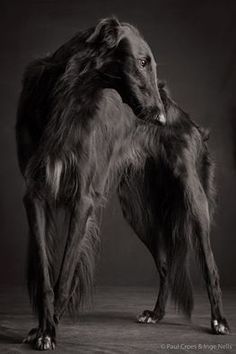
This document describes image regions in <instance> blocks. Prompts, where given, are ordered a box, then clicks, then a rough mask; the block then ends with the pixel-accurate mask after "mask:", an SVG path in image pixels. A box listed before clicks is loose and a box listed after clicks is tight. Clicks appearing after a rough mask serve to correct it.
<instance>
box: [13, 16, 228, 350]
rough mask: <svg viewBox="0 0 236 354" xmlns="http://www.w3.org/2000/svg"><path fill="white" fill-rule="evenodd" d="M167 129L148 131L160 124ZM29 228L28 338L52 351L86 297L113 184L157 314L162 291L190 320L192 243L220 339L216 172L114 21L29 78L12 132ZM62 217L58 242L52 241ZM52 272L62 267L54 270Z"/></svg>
mask: <svg viewBox="0 0 236 354" xmlns="http://www.w3.org/2000/svg"><path fill="white" fill-rule="evenodd" d="M166 118H167V125H166V126H165V127H162V126H160V124H159V125H158V126H157V124H156V123H165V120H166ZM16 133H17V143H18V156H19V164H20V168H21V171H22V174H23V175H24V177H25V180H26V187H27V191H26V195H25V198H24V203H25V207H26V211H27V215H28V221H29V226H30V242H29V257H28V286H29V293H30V297H31V299H32V301H33V305H34V308H35V310H36V312H37V314H38V319H39V326H38V328H36V329H33V330H32V331H31V332H30V333H29V336H28V337H27V339H26V340H27V341H28V342H32V343H34V345H35V347H36V348H37V349H41V350H45V349H54V347H55V336H56V325H57V324H58V322H59V320H60V318H61V316H62V314H63V312H64V311H65V310H66V308H67V307H69V308H70V309H72V310H73V309H74V308H75V307H77V306H78V305H79V303H80V302H81V300H82V299H83V297H87V294H88V292H89V290H90V288H91V287H92V275H93V269H94V266H95V256H96V254H97V252H98V244H99V236H98V223H99V222H98V220H99V218H100V210H101V207H102V206H103V205H104V201H105V200H106V198H107V196H108V192H109V189H110V186H111V185H112V184H113V183H119V187H118V193H119V196H120V200H121V205H122V209H123V212H124V215H125V217H126V218H127V219H128V221H129V222H130V224H131V225H132V226H133V228H134V230H135V231H136V233H137V234H138V236H139V237H140V238H141V239H142V240H143V242H144V243H145V244H146V245H147V246H148V248H149V250H150V251H151V253H152V255H153V256H154V259H155V261H156V264H157V266H158V270H159V273H160V279H161V282H160V293H159V296H158V300H157V304H156V306H155V309H154V311H145V312H144V313H143V315H141V316H140V317H139V322H142V323H155V322H157V321H158V320H160V319H161V318H162V317H163V316H164V312H165V303H166V300H167V296H168V288H169V287H170V288H171V292H172V295H173V297H174V299H175V301H176V303H177V305H178V306H179V307H180V309H182V310H183V311H184V312H185V313H186V314H187V315H190V314H191V311H192V307H193V301H192V292H191V284H190V281H189V277H188V271H187V265H186V262H187V255H188V248H189V245H190V243H191V242H194V243H195V244H196V245H197V249H198V254H199V258H200V260H201V264H202V266H203V270H204V274H205V277H206V283H207V289H208V294H209V298H210V302H211V305H212V329H213V331H214V333H218V334H225V333H228V331H229V329H228V325H227V322H226V320H225V319H224V317H223V314H222V304H221V294H220V287H219V280H218V273H217V270H216V266H215V263H214V259H213V255H212V251H211V248H210V243H209V226H210V221H211V214H212V210H213V205H214V186H213V168H212V167H213V166H212V163H211V161H210V158H209V155H208V152H207V147H206V137H205V135H204V132H203V131H201V129H199V128H198V127H197V126H196V125H195V124H194V123H193V122H192V121H191V120H190V119H189V117H188V116H187V115H186V114H185V113H184V112H183V111H182V110H181V109H180V108H179V107H178V106H177V105H176V104H175V103H174V102H173V101H172V100H171V99H170V97H169V95H168V94H167V92H166V90H165V89H164V87H163V85H161V84H159V87H158V85H157V78H156V70H155V61H154V58H153V55H152V53H151V51H150V49H149V47H148V45H147V44H146V43H145V42H144V40H143V39H142V38H141V37H140V35H139V33H138V31H137V30H136V29H135V28H133V27H132V26H130V25H128V24H120V23H119V22H118V21H117V20H114V19H107V20H103V21H101V22H100V23H99V24H98V25H97V26H96V27H95V28H93V29H90V30H87V31H85V32H83V33H79V34H78V35H77V36H75V37H74V38H73V39H72V40H71V41H69V42H68V43H66V44H65V45H64V46H62V47H61V48H59V50H57V51H56V52H55V53H54V54H53V55H51V56H49V57H46V58H44V59H41V60H37V61H35V62H33V63H32V64H31V65H30V66H29V68H28V69H27V71H26V74H25V79H24V84H23V91H22V95H21V99H20V103H19V110H18V120H17V126H16ZM61 210H63V216H64V217H65V220H64V229H65V233H66V237H65V239H66V240H65V242H63V241H62V240H61V239H60V238H59V236H58V230H57V227H56V226H57V222H56V220H57V218H58V214H59V213H60V211H61ZM58 264H59V266H58Z"/></svg>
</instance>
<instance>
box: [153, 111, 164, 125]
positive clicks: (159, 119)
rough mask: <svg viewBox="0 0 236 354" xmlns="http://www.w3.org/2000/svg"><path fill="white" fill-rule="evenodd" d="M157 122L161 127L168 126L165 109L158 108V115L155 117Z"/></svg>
mask: <svg viewBox="0 0 236 354" xmlns="http://www.w3.org/2000/svg"><path fill="white" fill-rule="evenodd" d="M155 120H156V121H157V122H158V123H159V124H161V125H165V124H166V115H165V113H164V109H163V108H159V107H158V109H157V113H156V115H155Z"/></svg>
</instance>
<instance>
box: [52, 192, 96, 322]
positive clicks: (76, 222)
mask: <svg viewBox="0 0 236 354" xmlns="http://www.w3.org/2000/svg"><path fill="white" fill-rule="evenodd" d="M93 209H94V208H93V201H92V198H90V197H89V196H84V197H81V198H80V200H79V201H78V202H77V203H76V204H75V205H74V207H73V210H71V219H70V226H69V232H68V239H67V243H66V247H65V252H64V257H63V261H62V267H61V271H60V275H59V279H58V282H57V284H56V287H55V297H56V299H55V317H54V318H55V321H56V322H57V323H58V322H59V320H60V318H61V316H62V315H63V313H64V311H65V310H66V308H67V306H68V303H69V301H70V299H71V296H72V293H73V291H74V284H73V283H74V278H75V271H76V268H77V267H78V265H79V259H80V247H81V242H82V240H83V239H84V237H86V229H87V225H88V224H89V220H90V218H91V216H92V215H93Z"/></svg>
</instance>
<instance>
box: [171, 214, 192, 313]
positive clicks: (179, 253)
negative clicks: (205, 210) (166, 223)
mask: <svg viewBox="0 0 236 354" xmlns="http://www.w3.org/2000/svg"><path fill="white" fill-rule="evenodd" d="M180 213H181V211H180ZM177 219H178V222H177V223H175V225H174V227H173V228H172V237H171V238H170V240H169V242H170V244H169V245H168V273H169V285H170V289H171V296H172V299H173V301H174V304H175V306H176V308H177V309H178V310H180V311H182V312H183V313H184V314H185V315H186V316H187V317H188V318H190V317H191V313H192V310H193V305H194V301H193V291H192V283H191V280H190V276H189V264H188V255H189V248H190V244H191V243H190V235H191V228H190V225H191V222H190V220H186V219H188V218H186V214H185V218H181V217H178V218H177Z"/></svg>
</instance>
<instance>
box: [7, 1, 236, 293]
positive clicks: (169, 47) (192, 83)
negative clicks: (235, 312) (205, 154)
mask: <svg viewBox="0 0 236 354" xmlns="http://www.w3.org/2000/svg"><path fill="white" fill-rule="evenodd" d="M0 6H1V8H0V14H1V15H0V16H1V19H0V27H1V31H0V36H1V47H0V48H1V51H0V61H1V65H0V70H1V73H0V124H1V125H0V127H1V129H0V134H1V137H0V158H1V160H0V161H1V164H0V196H1V197H0V285H1V286H4V285H6V284H22V283H23V282H24V265H25V257H26V245H27V225H26V220H25V213H24V210H23V205H22V196H23V193H24V183H23V179H22V177H21V176H20V173H19V170H18V166H17V160H16V151H15V140H14V138H15V137H14V124H15V114H16V107H17V99H18V96H19V93H20V89H21V77H22V73H23V70H24V67H25V65H26V64H27V63H28V62H29V61H30V60H32V59H33V58H36V57H38V56H41V55H44V54H46V53H48V52H50V51H54V50H55V49H56V48H57V47H58V46H60V45H61V44H62V43H63V42H64V41H66V40H68V39H69V38H70V37H71V36H72V35H73V34H74V33H75V32H76V31H78V30H79V29H85V28H87V27H89V26H91V25H94V24H95V23H96V21H97V20H98V19H100V18H103V17H106V16H109V15H116V16H117V17H118V18H119V19H120V20H121V21H127V22H131V23H132V24H134V25H136V26H137V27H138V28H139V29H140V31H141V32H142V33H143V34H144V36H145V38H146V40H147V41H148V42H149V43H150V45H151V47H152V49H153V52H154V54H155V56H156V58H157V61H158V64H159V68H158V71H159V77H161V78H163V79H165V80H166V81H167V83H168V85H169V88H170V91H171V93H172V96H173V97H174V98H175V100H176V101H177V102H178V103H179V104H180V105H181V106H182V107H183V108H184V109H185V110H186V111H187V112H189V113H190V114H191V116H192V117H193V118H194V120H196V121H197V122H198V123H199V124H201V125H203V126H204V127H209V128H210V129H211V139H210V148H211V151H212V152H213V153H214V155H215V159H216V162H217V183H218V189H219V206H218V212H217V215H216V222H215V224H216V225H215V227H214V230H213V233H212V243H213V249H214V252H215V257H216V260H217V264H218V267H219V270H220V275H221V280H222V284H224V285H225V286H228V285H233V284H235V281H236V276H235V264H236V256H235V255H236V250H235V245H236V235H235V228H236V212H235V210H236V185H235V177H236V175H235V172H236V171H235V167H236V117H235V115H236V101H235V92H236V81H235V80H236V68H235V55H236V42H235V38H236V33H235V32H236V31H235V29H236V21H235V18H236V16H235V14H236V11H235V9H236V2H235V1H227V0H224V1H216V0H214V1H209V0H205V1H191V0H188V1H183V0H178V1H170V0H162V1H161V0H153V1H148V0H146V1H141V0H126V1H122V0H120V1H119V0H100V1H98V0H97V1H91V0H86V1H84V0H83V1H80V0H77V1H66V0H62V1H56V0H41V1H35V0H32V1H29V2H28V3H27V2H24V1H17V0H16V1H11V0H8V1H7V0H5V1H1V5H0ZM32 119H33V117H32ZM102 240H103V249H102V254H101V261H100V265H99V267H98V274H97V278H98V283H99V284H103V285H154V284H155V282H156V279H157V277H156V271H155V268H154V263H153V261H152V259H151V257H150V256H149V254H148V252H147V250H146V249H145V248H144V246H143V245H142V244H141V243H140V241H139V240H138V239H137V237H136V236H135V235H134V234H133V232H132V231H131V229H130V228H129V227H128V226H127V225H126V223H125V221H124V220H123V218H122V216H121V211H120V208H119V205H118V202H117V200H116V197H115V194H114V195H113V196H112V198H111V201H110V202H109V204H108V206H107V208H106V211H105V215H104V222H103V226H102ZM194 270H196V269H194ZM195 278H196V276H195ZM197 284H198V281H197Z"/></svg>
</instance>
